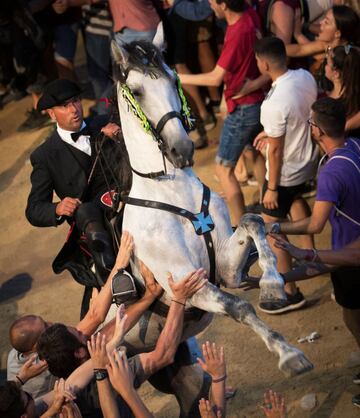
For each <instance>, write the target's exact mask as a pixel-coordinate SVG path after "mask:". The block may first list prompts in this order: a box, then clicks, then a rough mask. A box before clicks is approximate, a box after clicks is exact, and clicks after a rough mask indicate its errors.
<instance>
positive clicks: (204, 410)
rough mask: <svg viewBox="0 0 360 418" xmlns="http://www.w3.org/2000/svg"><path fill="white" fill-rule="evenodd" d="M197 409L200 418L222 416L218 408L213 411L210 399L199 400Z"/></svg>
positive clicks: (219, 417)
mask: <svg viewBox="0 0 360 418" xmlns="http://www.w3.org/2000/svg"><path fill="white" fill-rule="evenodd" d="M199 411H200V416H201V418H222V416H223V415H222V413H221V411H220V410H217V411H216V413H215V412H214V408H213V407H212V406H211V403H210V401H208V400H207V399H204V398H202V399H200V401H199Z"/></svg>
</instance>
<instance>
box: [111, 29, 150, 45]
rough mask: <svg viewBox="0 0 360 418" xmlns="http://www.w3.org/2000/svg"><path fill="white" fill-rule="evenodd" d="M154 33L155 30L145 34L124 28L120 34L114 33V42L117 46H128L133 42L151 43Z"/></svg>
mask: <svg viewBox="0 0 360 418" xmlns="http://www.w3.org/2000/svg"><path fill="white" fill-rule="evenodd" d="M155 33H156V29H153V30H149V31H147V32H139V31H137V30H134V29H129V28H125V29H123V30H121V31H120V32H115V33H114V38H115V41H116V43H117V44H118V45H123V44H129V43H130V42H133V41H149V42H152V40H153V39H154V36H155Z"/></svg>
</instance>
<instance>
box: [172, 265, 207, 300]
mask: <svg viewBox="0 0 360 418" xmlns="http://www.w3.org/2000/svg"><path fill="white" fill-rule="evenodd" d="M168 282H169V286H170V288H171V291H172V293H173V297H172V300H175V301H177V302H179V303H182V304H185V303H186V300H187V299H188V298H190V297H191V296H192V295H193V294H194V293H196V292H197V291H198V290H200V289H201V288H202V287H203V286H205V285H206V283H207V282H208V279H207V274H206V271H205V269H203V268H200V269H198V270H196V271H192V272H191V273H189V274H187V275H186V276H185V277H184V278H183V279H181V280H180V281H178V282H175V281H174V279H173V277H172V275H171V273H169V276H168Z"/></svg>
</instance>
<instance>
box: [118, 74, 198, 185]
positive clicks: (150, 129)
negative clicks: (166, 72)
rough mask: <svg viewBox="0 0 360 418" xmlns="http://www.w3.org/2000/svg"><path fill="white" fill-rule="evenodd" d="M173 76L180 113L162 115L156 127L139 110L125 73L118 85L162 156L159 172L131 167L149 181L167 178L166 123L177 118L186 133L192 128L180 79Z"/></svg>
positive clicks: (173, 112)
mask: <svg viewBox="0 0 360 418" xmlns="http://www.w3.org/2000/svg"><path fill="white" fill-rule="evenodd" d="M173 73H174V76H175V78H176V87H177V93H178V96H179V99H180V103H181V111H180V112H178V111H176V110H172V111H170V112H168V113H165V115H163V116H162V117H161V118H160V120H159V121H158V123H157V124H156V126H153V124H152V123H151V122H150V121H149V119H148V117H147V116H146V115H145V113H144V111H143V110H142V109H141V107H140V105H139V103H138V102H137V100H136V99H135V96H134V94H133V93H132V91H131V89H130V87H129V86H128V85H127V84H126V78H127V75H128V74H127V73H126V74H124V75H125V77H124V78H125V82H123V83H121V84H120V89H121V94H122V96H123V98H124V100H125V101H126V103H127V105H128V110H129V111H131V112H132V113H133V114H134V115H135V116H136V117H137V118H138V120H139V121H140V124H141V126H142V128H143V130H144V131H145V132H146V133H148V134H150V135H151V136H152V137H153V139H154V140H155V141H156V142H157V144H158V147H159V150H160V152H161V154H162V158H163V165H164V169H163V170H161V171H157V172H150V173H141V172H139V171H137V170H135V169H134V168H133V167H131V169H132V171H133V172H134V173H135V174H137V175H138V176H140V177H145V178H150V179H157V178H159V177H163V176H167V175H168V172H167V167H166V160H165V158H166V157H167V158H168V159H169V155H168V151H169V149H168V145H167V143H166V141H165V140H164V138H163V137H162V135H161V132H162V130H163V129H164V127H165V125H166V123H167V122H168V121H169V120H171V119H174V118H177V119H179V120H180V121H181V123H182V125H183V127H184V129H185V130H186V131H187V132H188V131H190V130H191V129H192V128H193V124H194V122H193V118H192V116H191V111H190V107H189V106H188V103H187V100H186V97H185V95H184V92H183V89H182V87H181V82H180V79H179V77H178V75H177V73H176V71H173Z"/></svg>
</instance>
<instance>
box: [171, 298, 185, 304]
mask: <svg viewBox="0 0 360 418" xmlns="http://www.w3.org/2000/svg"><path fill="white" fill-rule="evenodd" d="M171 302H175V303H178V304H179V305H182V306H185V303H182V302H179V301H178V300H175V299H171Z"/></svg>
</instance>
